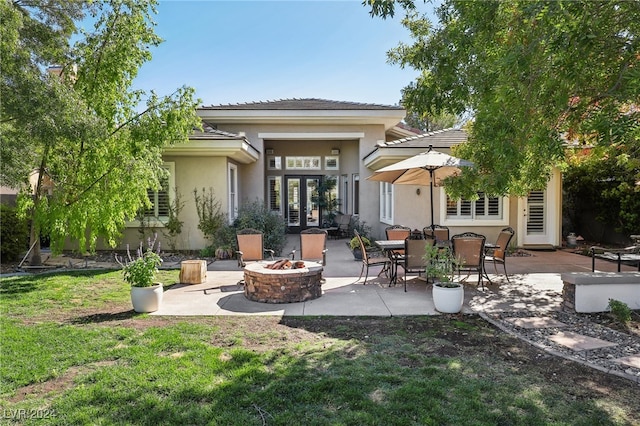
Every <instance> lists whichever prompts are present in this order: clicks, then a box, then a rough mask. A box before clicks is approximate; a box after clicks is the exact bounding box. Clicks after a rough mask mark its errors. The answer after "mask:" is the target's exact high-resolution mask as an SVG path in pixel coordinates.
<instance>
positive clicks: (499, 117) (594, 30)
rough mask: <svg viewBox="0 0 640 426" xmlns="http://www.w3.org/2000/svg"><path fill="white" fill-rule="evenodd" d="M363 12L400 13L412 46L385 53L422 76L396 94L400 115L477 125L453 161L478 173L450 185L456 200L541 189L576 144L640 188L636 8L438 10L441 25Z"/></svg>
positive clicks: (639, 15)
mask: <svg viewBox="0 0 640 426" xmlns="http://www.w3.org/2000/svg"><path fill="white" fill-rule="evenodd" d="M364 3H365V4H368V5H369V6H370V7H371V13H372V14H373V15H380V16H383V17H386V16H391V15H393V13H394V12H395V8H396V6H397V7H400V8H402V9H403V10H405V11H406V13H407V15H406V17H405V19H404V20H403V24H404V25H405V27H406V28H407V29H408V30H409V31H410V33H411V36H412V38H413V40H414V41H413V43H412V44H400V45H399V46H398V47H397V48H395V49H393V50H391V51H390V52H389V53H388V56H389V60H390V61H391V62H393V63H396V64H399V65H400V66H402V67H405V66H408V67H412V68H415V69H416V70H419V71H420V72H421V74H420V76H419V77H418V78H417V79H416V80H415V81H414V82H412V83H411V84H409V85H408V86H407V87H406V88H405V89H404V90H403V100H404V103H405V105H406V106H407V108H409V109H410V110H412V111H414V112H415V113H417V114H426V115H430V116H433V115H437V114H439V113H441V112H449V113H453V114H463V113H465V112H466V113H471V114H473V117H474V120H473V124H472V126H471V127H470V137H469V142H468V143H466V144H463V145H462V146H460V147H459V149H457V150H456V155H457V156H460V157H463V158H466V159H469V160H471V161H473V162H474V163H475V164H476V167H475V168H473V169H471V170H470V172H469V173H465V174H464V175H463V178H462V179H456V180H455V181H454V182H450V183H451V185H449V186H448V188H447V191H448V192H449V193H450V194H451V195H452V196H461V195H464V196H471V194H473V193H474V192H475V191H477V190H478V188H481V189H482V190H483V191H485V192H486V193H488V194H492V195H507V194H511V195H524V194H526V193H527V192H528V191H530V190H534V189H540V188H544V187H545V186H546V183H547V180H548V178H549V175H550V172H551V169H552V167H553V166H562V165H564V159H565V156H564V155H565V151H564V144H565V143H566V142H567V141H574V140H575V141H580V142H582V143H590V144H593V145H596V146H602V147H605V148H612V150H611V154H612V155H616V156H621V158H620V159H619V160H620V162H621V163H625V164H627V165H629V166H630V168H629V170H630V171H633V170H635V173H636V181H640V176H639V175H637V173H638V168H637V164H638V161H640V160H639V157H640V153H639V150H638V140H639V139H640V126H639V124H638V123H639V122H640V110H639V108H638V102H639V99H640V97H639V95H640V93H639V92H640V66H639V63H638V62H639V61H640V53H639V52H640V38H639V37H638V36H639V33H640V2H637V1H586V0H579V1H573V0H572V1H553V2H550V1H549V2H547V1H545V2H531V1H510V2H503V1H481V2H480V1H457V0H444V1H443V2H442V4H441V5H440V6H439V7H438V8H437V9H436V15H437V17H438V18H439V23H438V25H433V24H432V23H431V22H430V21H429V19H427V17H426V16H425V15H420V14H418V13H417V11H416V10H417V9H416V7H415V6H416V5H415V4H414V2H412V1H400V2H397V3H395V2H393V1H387V0H384V1H377V0H365V2H364ZM621 146H625V147H627V149H623V150H619V149H617V147H621ZM633 147H635V148H633ZM628 148H631V149H628ZM634 164H635V167H634V166H633V165H634ZM631 191H633V192H634V193H635V196H636V197H637V196H640V192H639V191H640V186H638V185H636V186H635V188H631Z"/></svg>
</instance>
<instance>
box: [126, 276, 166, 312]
mask: <svg viewBox="0 0 640 426" xmlns="http://www.w3.org/2000/svg"><path fill="white" fill-rule="evenodd" d="M162 295H163V288H162V283H156V284H154V285H152V286H151V287H131V304H132V305H133V310H134V311H136V312H155V311H157V310H158V309H160V305H161V304H162Z"/></svg>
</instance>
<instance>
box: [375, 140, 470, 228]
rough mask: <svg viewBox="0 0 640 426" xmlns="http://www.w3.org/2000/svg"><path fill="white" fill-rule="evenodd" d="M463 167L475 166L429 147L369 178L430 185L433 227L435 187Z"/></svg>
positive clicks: (380, 180) (397, 182) (382, 169)
mask: <svg viewBox="0 0 640 426" xmlns="http://www.w3.org/2000/svg"><path fill="white" fill-rule="evenodd" d="M461 167H473V163H472V162H471V161H467V160H462V159H460V158H457V157H453V156H451V155H448V154H445V153H444V152H440V151H435V150H434V149H433V147H432V146H431V145H429V149H428V150H427V151H425V152H422V153H420V154H418V155H414V156H413V157H409V158H406V159H404V160H402V161H399V162H397V163H395V164H391V165H390V166H387V167H383V168H381V169H380V170H378V171H377V172H375V173H374V174H373V175H371V176H369V177H368V178H367V179H368V180H375V181H379V182H390V183H392V184H394V185H395V184H399V185H400V184H404V185H429V187H430V197H431V226H432V227H433V225H434V223H433V187H434V186H440V185H441V184H442V180H443V179H444V178H446V177H449V176H457V175H459V174H460V172H461Z"/></svg>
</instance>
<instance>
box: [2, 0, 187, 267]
mask: <svg viewBox="0 0 640 426" xmlns="http://www.w3.org/2000/svg"><path fill="white" fill-rule="evenodd" d="M155 5H156V2H155V1H154V0H144V1H142V0H122V1H119V0H113V1H104V2H97V3H93V2H90V1H89V2H81V1H76V0H62V1H61V0H56V1H53V0H48V1H37V2H31V1H19V0H18V1H13V2H1V3H0V20H1V22H2V24H1V25H0V55H1V57H2V76H1V77H2V78H1V83H0V84H1V86H0V89H1V91H2V103H1V104H0V126H1V128H0V130H1V134H2V135H1V138H2V140H1V142H2V145H1V148H0V154H1V160H2V170H1V172H0V183H2V184H3V185H9V186H12V187H18V186H20V187H21V188H22V191H23V193H24V195H25V196H24V197H21V198H20V199H19V203H20V206H21V208H22V209H23V210H24V211H28V212H30V213H31V217H32V220H33V224H34V230H33V231H32V240H34V239H37V236H38V234H39V233H40V231H42V232H43V233H46V234H49V236H50V237H51V242H52V248H53V249H55V250H60V249H61V248H62V245H63V243H64V241H65V239H66V238H71V239H74V240H77V241H78V242H79V244H80V247H79V248H80V249H82V250H85V249H87V248H89V249H93V248H95V245H96V241H97V238H98V237H103V238H104V239H105V241H107V242H108V243H109V244H111V245H115V244H116V241H117V238H118V237H119V236H120V232H121V230H122V229H123V227H124V224H125V221H126V220H128V219H130V218H133V217H135V214H136V212H137V211H138V210H140V209H141V208H142V207H145V206H148V205H149V200H148V197H147V189H148V188H159V186H160V178H162V177H163V175H164V173H166V172H165V171H164V170H163V169H162V167H161V165H162V157H161V153H162V149H163V148H164V147H166V146H168V145H172V144H175V143H179V142H184V141H186V140H187V139H188V135H189V134H190V133H191V131H192V130H193V128H194V127H197V126H199V119H198V117H197V116H196V112H195V107H196V105H197V102H196V101H194V99H193V95H194V91H193V89H191V88H188V87H181V88H178V89H177V90H176V91H175V92H174V93H172V94H170V95H167V96H160V95H157V94H156V93H153V92H151V93H150V94H146V93H143V92H142V91H137V90H132V88H131V86H132V82H133V79H134V78H135V77H136V75H137V72H138V70H139V68H140V67H141V66H142V64H143V63H145V62H146V61H149V60H150V59H151V53H150V48H151V47H153V46H157V45H158V44H159V43H160V42H161V40H160V38H159V37H158V36H157V35H156V34H155V33H154V30H153V27H154V23H153V21H152V19H151V18H152V14H153V13H155ZM87 15H88V16H90V17H91V20H92V21H93V22H94V26H93V30H92V31H90V32H84V31H80V32H79V34H76V31H77V28H76V24H75V23H76V22H78V21H79V20H80V19H82V18H84V17H86V16H87ZM73 40H77V41H75V42H72V41H73ZM51 65H59V68H58V71H59V72H57V73H51V72H50V71H51V70H50V69H48V67H49V66H51ZM143 103H146V109H144V111H142V112H140V111H139V105H141V104H143ZM34 171H35V172H36V173H35V175H34V176H35V177H36V179H37V182H36V183H35V185H32V186H35V187H36V190H35V195H33V196H32V194H34V192H33V189H32V187H31V186H30V185H29V183H28V181H27V179H28V177H29V176H30V175H32V174H33V172H34ZM47 182H49V195H48V196H45V187H46V185H45V184H46V183H47ZM37 254H38V253H36V255H37ZM36 263H37V262H36Z"/></svg>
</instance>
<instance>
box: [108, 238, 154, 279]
mask: <svg viewBox="0 0 640 426" xmlns="http://www.w3.org/2000/svg"><path fill="white" fill-rule="evenodd" d="M155 245H156V240H155V239H154V240H151V239H149V241H148V245H147V249H146V250H144V249H143V246H142V242H140V246H139V247H138V249H137V250H136V254H135V256H132V255H131V252H130V251H129V246H127V257H126V259H122V258H120V257H118V256H116V260H117V261H118V263H119V264H120V265H121V266H122V274H123V276H124V280H125V281H126V282H127V283H129V284H131V286H132V287H151V286H152V285H154V280H155V276H156V273H157V272H158V266H160V265H161V264H162V258H161V257H160V254H159V252H160V246H158V248H157V249H156V251H154V247H155Z"/></svg>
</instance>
